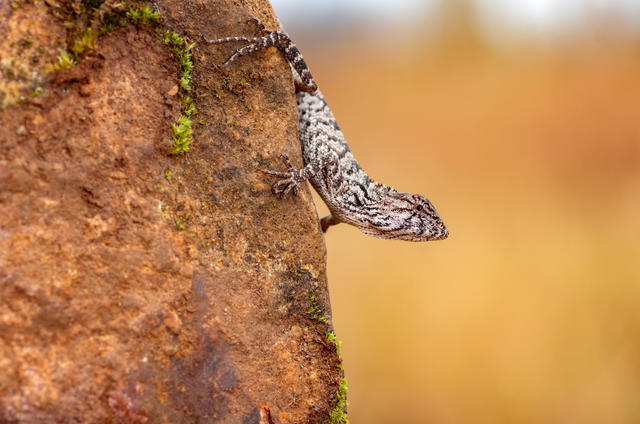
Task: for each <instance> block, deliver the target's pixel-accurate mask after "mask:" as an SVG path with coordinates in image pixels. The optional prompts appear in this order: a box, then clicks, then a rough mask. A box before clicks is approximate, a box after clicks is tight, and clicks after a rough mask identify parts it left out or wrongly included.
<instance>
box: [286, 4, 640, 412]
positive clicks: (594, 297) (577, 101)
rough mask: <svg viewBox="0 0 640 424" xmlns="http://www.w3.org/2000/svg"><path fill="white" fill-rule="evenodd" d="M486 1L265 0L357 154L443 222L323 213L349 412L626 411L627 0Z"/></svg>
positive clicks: (630, 214) (631, 408)
mask: <svg viewBox="0 0 640 424" xmlns="http://www.w3.org/2000/svg"><path fill="white" fill-rule="evenodd" d="M301 3H305V2H301ZM359 3H361V4H364V3H365V2H364V0H360V1H359ZM373 3H383V2H382V1H381V0H377V1H374V2H373ZM488 3H491V4H492V5H494V6H495V8H496V11H501V10H502V11H504V10H503V9H505V8H507V5H508V4H510V3H509V2H508V1H507V0H504V1H502V2H501V1H498V0H492V1H490V2H488V1H483V2H480V1H478V2H473V1H462V0H455V1H452V0H450V1H447V2H446V3H439V4H437V3H434V4H433V5H432V6H429V7H426V8H416V12H415V13H412V12H411V10H412V9H411V7H412V6H411V4H412V3H409V6H408V8H409V10H408V13H405V14H404V15H399V17H398V16H396V15H393V14H389V15H390V16H389V17H388V19H386V17H385V16H384V15H385V13H381V14H377V15H376V14H367V16H365V17H364V18H362V19H361V16H359V15H358V13H353V14H352V15H349V16H348V17H347V18H345V17H344V16H342V18H343V19H331V17H332V16H335V13H333V14H332V13H329V12H331V10H329V9H327V10H328V11H327V10H325V12H327V13H324V14H322V13H317V14H303V16H302V17H300V18H296V11H297V10H302V9H303V6H301V5H300V3H299V4H298V5H297V6H294V3H293V2H291V1H286V0H276V1H273V4H274V7H275V9H276V12H278V13H279V14H280V16H281V20H282V23H283V24H284V26H285V28H286V29H288V31H289V32H290V34H291V35H292V37H293V38H294V39H295V40H296V41H297V44H298V45H299V47H300V49H301V51H302V52H303V54H304V55H305V58H306V59H307V62H308V63H309V64H310V67H311V70H312V72H313V74H314V76H315V78H316V80H317V81H318V82H319V84H320V87H321V89H322V91H323V94H324V95H325V97H326V98H327V100H328V102H329V104H330V105H331V107H332V109H333V112H334V114H335V115H336V117H337V119H338V121H339V123H340V125H341V127H342V130H343V132H344V134H345V135H346V137H347V140H348V142H349V144H350V146H351V148H352V150H353V152H354V154H355V155H356V157H357V158H358V159H359V161H360V163H361V165H362V166H363V168H365V170H367V171H368V173H369V174H370V175H371V176H372V177H373V178H374V179H376V180H378V181H380V182H383V183H385V184H387V185H391V186H393V187H394V188H396V189H398V190H401V191H411V192H417V193H421V194H425V195H426V196H427V197H429V198H430V199H431V201H432V202H433V203H434V204H435V206H436V208H437V210H438V211H439V212H440V214H441V215H442V217H443V218H444V220H445V223H446V224H447V226H448V227H449V230H450V233H451V236H450V238H449V239H447V240H445V241H441V242H429V243H419V244H415V243H407V242H398V241H387V240H379V239H375V238H371V237H368V236H365V235H363V234H361V233H360V232H359V231H358V230H357V229H355V228H353V227H350V226H347V225H340V226H338V227H335V228H331V230H330V231H329V232H328V234H327V238H326V241H327V250H328V264H329V284H330V289H331V297H332V306H333V320H334V324H335V327H336V332H337V334H338V337H339V338H340V339H341V340H342V342H343V345H342V353H343V356H344V363H345V372H346V377H347V380H348V383H349V395H348V396H349V417H350V420H351V422H352V423H354V424H359V423H638V422H640V36H639V32H638V31H636V29H637V28H639V27H640V13H638V15H637V16H636V15H633V16H631V14H630V12H629V10H627V9H625V7H624V4H625V2H624V1H619V2H609V3H607V2H606V1H604V2H603V1H591V2H589V1H586V0H585V1H582V2H581V1H578V0H574V1H572V2H565V5H566V4H568V3H571V4H573V5H574V7H575V8H576V9H575V10H574V9H571V8H570V7H569V9H567V8H564V9H562V8H558V9H553V7H551V6H549V7H550V9H549V10H547V11H546V12H539V11H538V12H535V13H538V14H539V15H540V16H538V15H535V16H534V18H535V19H533V20H531V21H528V20H527V19H528V18H527V16H528V15H527V13H528V12H527V11H526V10H525V11H524V12H522V13H523V14H522V16H520V17H518V15H517V14H514V15H513V16H506V17H505V16H502V17H501V15H500V14H499V13H497V12H496V13H495V14H493V15H492V12H491V10H489V11H487V10H484V9H482V8H485V9H486V7H487V6H486V5H487V4H488ZM529 3H531V1H529ZM533 3H536V2H533ZM538 3H540V4H542V3H548V2H544V1H541V2H538ZM415 4H419V3H418V2H416V3H415ZM551 4H553V3H551ZM594 5H595V6H594ZM598 5H599V6H598ZM603 5H604V6H603ZM378 6H379V5H378ZM378 6H375V5H372V6H371V7H372V9H374V8H375V7H378ZM502 6H504V8H502ZM534 6H535V5H534ZM596 6H597V7H596ZM386 7H389V8H394V7H395V6H394V3H392V2H390V3H389V4H388V5H387V6H386ZM510 7H511V6H510ZM580 8H581V9H580ZM578 9H579V10H578ZM638 9H639V8H635V9H633V10H638ZM567 10H568V11H567ZM578 11H579V12H580V13H578ZM574 12H575V14H576V15H577V16H579V17H580V18H579V19H578V18H574V17H573V16H568V17H567V16H565V17H563V16H561V14H562V13H565V14H566V13H569V14H570V15H571V14H572V13H574ZM531 13H534V12H531ZM545 13H547V14H548V16H546V15H545ZM311 15H313V17H314V19H312V16H311ZM545 16H546V17H545ZM634 16H635V17H634ZM636 18H637V19H636ZM300 19H304V21H300ZM323 19H324V21H323ZM518 19H520V21H518ZM634 19H635V20H634ZM376 20H378V21H376ZM421 22H422V23H421ZM374 24H375V25H374ZM375 28H380V29H381V30H380V32H378V33H376V31H375V30H374V29H375ZM316 200H317V202H316V204H317V205H318V212H319V214H321V215H323V214H325V213H326V207H325V206H324V205H323V204H322V202H321V201H320V200H319V199H318V198H316Z"/></svg>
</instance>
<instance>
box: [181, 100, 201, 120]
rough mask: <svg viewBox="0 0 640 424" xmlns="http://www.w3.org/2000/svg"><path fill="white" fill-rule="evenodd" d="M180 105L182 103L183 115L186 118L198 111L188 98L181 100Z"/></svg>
mask: <svg viewBox="0 0 640 424" xmlns="http://www.w3.org/2000/svg"><path fill="white" fill-rule="evenodd" d="M182 103H184V106H185V108H184V111H183V113H184V114H185V115H186V116H189V117H190V116H191V115H193V114H194V113H196V112H197V111H198V110H197V109H196V106H195V105H194V104H193V99H192V98H191V97H189V96H187V97H185V98H184V99H182Z"/></svg>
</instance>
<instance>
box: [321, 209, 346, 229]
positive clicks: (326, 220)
mask: <svg viewBox="0 0 640 424" xmlns="http://www.w3.org/2000/svg"><path fill="white" fill-rule="evenodd" d="M341 222H342V221H340V220H339V219H338V218H336V217H335V216H333V215H332V214H329V215H327V216H325V217H323V218H322V219H321V220H320V227H321V228H322V232H323V233H326V232H327V229H328V228H329V227H330V226H332V225H337V224H339V223H341Z"/></svg>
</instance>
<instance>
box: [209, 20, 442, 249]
mask: <svg viewBox="0 0 640 424" xmlns="http://www.w3.org/2000/svg"><path fill="white" fill-rule="evenodd" d="M250 21H253V22H255V23H256V24H257V25H258V27H259V28H260V31H261V32H262V34H263V36H261V37H227V38H222V39H218V40H207V39H206V38H205V41H206V42H207V43H209V44H221V43H227V42H232V41H244V42H248V43H250V44H249V45H247V46H244V47H242V48H240V49H238V50H236V51H235V52H234V53H233V55H232V56H231V57H230V58H229V59H228V60H227V61H226V62H225V63H224V64H223V65H222V66H223V67H225V66H228V65H229V64H230V63H231V62H233V61H234V60H235V59H237V58H238V57H240V56H244V55H247V54H250V53H253V52H256V51H258V50H261V49H265V48H267V47H271V46H273V47H276V48H278V49H279V50H280V51H281V52H283V53H284V55H285V56H286V58H287V59H288V60H289V63H290V64H291V66H292V67H293V69H294V72H293V74H294V81H295V85H296V97H297V99H296V101H297V103H298V118H299V123H300V143H301V145H302V157H303V159H304V165H305V166H304V168H302V169H295V168H294V167H293V166H292V165H291V162H290V161H289V159H288V158H287V157H286V156H285V157H284V159H285V161H286V163H287V166H288V168H289V169H288V170H287V171H285V172H278V171H265V172H267V173H268V174H271V175H275V176H277V177H279V180H278V181H276V183H275V184H274V186H273V191H274V192H275V193H283V194H287V193H289V192H293V193H294V194H295V193H297V191H298V184H300V183H302V182H304V181H307V180H309V181H310V182H311V185H312V186H313V187H314V188H315V189H316V191H317V192H318V194H320V197H322V200H324V202H325V203H326V204H327V206H328V207H329V211H330V212H331V213H330V214H329V215H328V216H325V217H324V218H322V219H321V221H320V224H321V227H322V231H326V230H327V228H329V227H330V226H331V225H335V224H338V223H340V222H346V223H347V224H351V225H354V226H356V227H357V228H359V229H360V230H361V231H362V232H363V233H365V234H369V235H371V236H374V237H380V238H384V239H399V240H408V241H428V240H440V239H444V238H446V237H447V236H448V235H449V231H448V230H447V228H446V227H445V225H444V222H443V221H442V219H441V218H440V216H439V215H438V213H437V212H436V210H435V208H434V207H433V205H432V204H431V202H430V201H429V200H428V199H427V198H425V197H423V196H421V195H419V194H411V193H401V192H398V191H396V190H394V189H393V188H391V187H387V186H385V185H383V184H380V183H377V182H375V181H373V180H372V179H371V178H370V177H369V176H368V175H367V174H366V173H365V172H364V171H363V170H362V168H361V167H360V165H359V164H358V162H357V161H356V159H355V158H354V156H353V154H352V153H351V150H350V149H349V145H348V144H347V142H346V141H345V138H344V135H343V134H342V131H341V130H340V127H339V126H338V124H337V122H336V119H335V118H334V117H333V113H331V109H329V106H328V105H327V102H326V101H325V99H324V97H323V96H322V93H321V92H320V90H318V86H317V84H316V83H315V81H314V80H313V77H312V76H311V72H310V71H309V68H308V66H307V64H306V62H305V61H304V59H303V58H302V55H301V54H300V51H299V50H298V48H297V47H296V46H295V44H294V43H293V42H292V41H291V39H290V38H289V36H288V35H287V34H285V33H284V32H281V31H273V30H268V29H266V28H265V26H264V25H263V24H262V23H261V22H260V21H258V20H257V19H251V20H250Z"/></svg>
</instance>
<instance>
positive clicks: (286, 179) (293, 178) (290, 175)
mask: <svg viewBox="0 0 640 424" xmlns="http://www.w3.org/2000/svg"><path fill="white" fill-rule="evenodd" d="M281 157H282V159H283V160H284V161H285V163H286V165H287V167H288V169H287V171H285V172H281V171H270V170H263V171H262V172H264V173H266V174H269V175H275V176H276V177H280V179H279V180H278V181H276V182H275V183H274V184H273V188H272V190H273V192H274V193H276V194H277V193H282V194H288V193H290V192H291V191H293V194H294V195H296V194H298V185H299V184H300V183H302V182H305V181H307V180H308V179H309V178H311V177H313V176H314V175H316V174H318V173H320V172H322V171H323V170H326V169H328V168H329V167H330V166H331V165H333V164H335V163H337V161H338V157H337V155H330V156H328V158H322V159H317V160H315V161H313V162H311V163H309V164H307V165H306V166H305V167H304V168H301V169H296V168H294V167H293V165H292V164H291V161H290V160H289V157H288V156H287V155H281Z"/></svg>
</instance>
